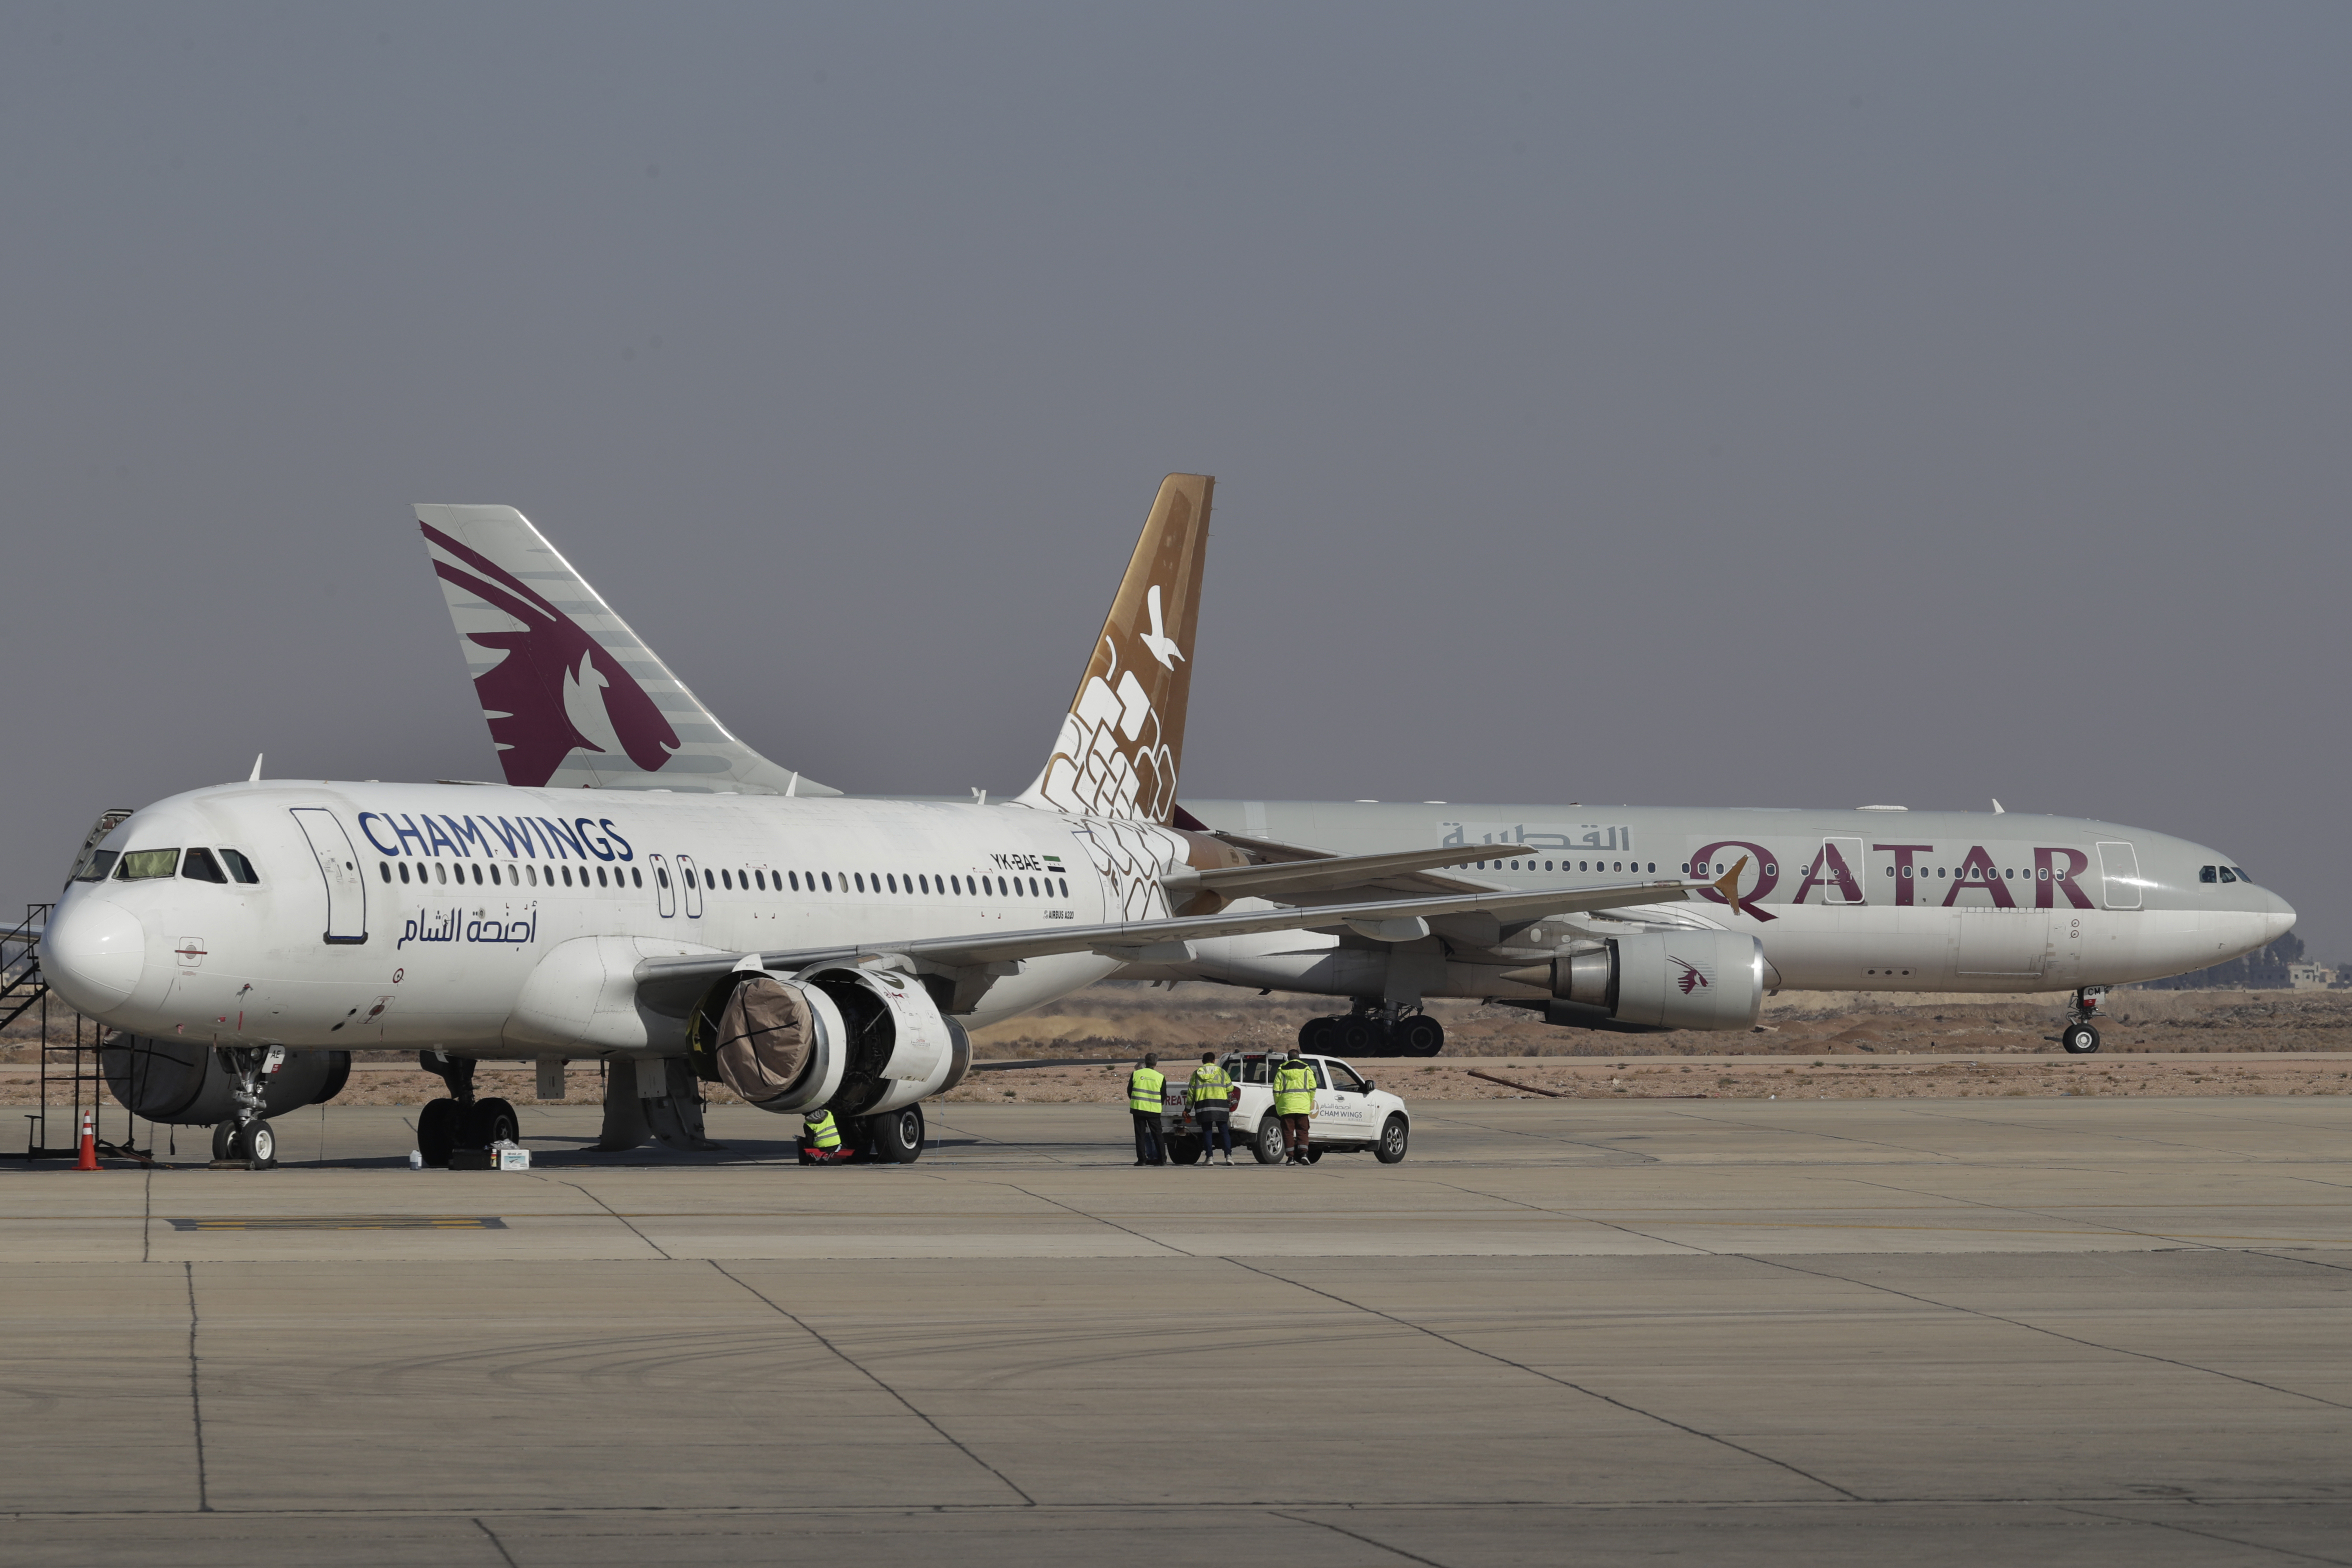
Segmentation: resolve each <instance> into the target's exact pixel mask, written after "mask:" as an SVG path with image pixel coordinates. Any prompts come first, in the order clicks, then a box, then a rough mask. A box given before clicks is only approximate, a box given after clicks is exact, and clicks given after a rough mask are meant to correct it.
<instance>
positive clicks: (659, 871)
mask: <svg viewBox="0 0 2352 1568" xmlns="http://www.w3.org/2000/svg"><path fill="white" fill-rule="evenodd" d="M646 863H647V864H648V865H650V866H652V867H653V868H654V906H655V907H656V909H658V910H661V918H662V919H664V920H666V921H667V920H675V919H677V889H676V888H673V887H671V886H670V885H669V862H668V861H667V860H666V859H664V858H662V857H660V856H658V855H648V856H646Z"/></svg>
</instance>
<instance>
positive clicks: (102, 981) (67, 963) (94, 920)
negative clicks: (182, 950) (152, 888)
mask: <svg viewBox="0 0 2352 1568" xmlns="http://www.w3.org/2000/svg"><path fill="white" fill-rule="evenodd" d="M146 962H147V931H146V928H145V927H143V926H142V925H141V924H140V923H139V917H138V916H136V915H134V914H132V913H131V911H130V910H126V909H124V908H122V907H121V905H120V904H110V903H108V902H106V901H105V900H99V899H89V898H82V899H75V900H69V901H68V903H67V905H66V907H65V908H64V909H62V910H57V911H55V912H54V913H52V914H51V915H50V917H49V924H48V929H47V931H44V932H42V935H41V973H42V974H43V976H45V977H46V978H47V981H48V983H49V984H50V985H51V986H53V987H54V988H55V989H56V991H57V993H58V995H60V996H62V997H64V998H65V999H66V1000H67V1001H68V1002H69V1003H71V1004H72V1005H73V1006H74V1008H75V1009H76V1010H77V1011H79V1012H82V1013H86V1014H89V1015H91V1016H97V1015H100V1014H103V1013H105V1012H106V1011H107V1010H108V1009H109V1008H111V1007H114V1006H117V1005H120V1004H121V1002H122V1001H123V1000H124V999H125V998H126V997H128V996H129V995H130V994H131V992H132V991H133V990H135V989H136V988H137V987H138V984H139V973H140V971H141V970H142V968H144V967H145V966H146Z"/></svg>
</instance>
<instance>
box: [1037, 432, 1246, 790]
mask: <svg viewBox="0 0 2352 1568" xmlns="http://www.w3.org/2000/svg"><path fill="white" fill-rule="evenodd" d="M1216 488H1217V481H1216V480H1215V479H1211V478H1210V477H1209V476H1207V475H1206V474H1171V475H1169V476H1168V477H1167V478H1166V479H1163V480H1161V481H1160V496H1159V499H1158V500H1154V501H1153V502H1152V503H1151V515H1150V518H1149V519H1148V520H1147V521H1145V523H1144V525H1143V537H1142V538H1141V539H1139V540H1138V541H1136V545H1135V554H1134V556H1133V558H1132V559H1130V560H1129V562H1128V563H1127V575H1126V576H1125V577H1124V578H1123V579H1121V580H1120V582H1119V584H1118V596H1117V597H1115V598H1113V599H1112V600H1111V605H1110V615H1109V616H1108V618H1107V619H1105V620H1104V622H1103V629H1102V635H1101V636H1100V637H1097V638H1096V639H1095V650H1094V657H1093V658H1091V659H1089V660H1088V661H1087V673H1086V676H1085V678H1084V679H1081V680H1080V681H1079V682H1078V694H1077V696H1076V697H1075V698H1073V699H1071V700H1070V711H1069V716H1068V717H1067V718H1066V719H1064V720H1063V721H1062V730H1061V733H1060V734H1059V735H1058V736H1057V737H1055V742H1054V751H1053V754H1052V755H1051V756H1050V757H1048V758H1047V759H1046V760H1045V770H1044V771H1043V772H1042V773H1039V774H1038V775H1037V782H1036V783H1034V784H1031V785H1030V786H1029V787H1028V788H1027V789H1026V790H1024V792H1022V795H1021V797H1020V798H1021V799H1022V800H1023V801H1024V802H1025V803H1027V804H1028V805H1040V806H1048V807H1051V808H1053V809H1054V810H1056V811H1067V812H1075V813H1077V814H1079V815H1082V816H1108V817H1125V818H1128V819H1129V820H1133V821H1140V822H1157V823H1165V822H1166V821H1167V820H1168V819H1169V816H1170V814H1171V812H1173V811H1174V810H1175V806H1176V767H1177V763H1178V762H1179V761H1180V760H1181V756H1182V753H1183V750H1184V707H1185V703H1186V701H1187V700H1189V699H1190V697H1191V695H1192V633H1193V628H1194V627H1195V626H1197V625H1198V624H1199V621H1200V618H1201V572H1202V563H1203V561H1204V560H1205V559H1206V557H1207V554H1208V548H1209V501H1210V497H1211V496H1212V494H1213V492H1214V491H1215V489H1216Z"/></svg>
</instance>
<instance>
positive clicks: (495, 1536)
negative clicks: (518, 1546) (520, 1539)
mask: <svg viewBox="0 0 2352 1568" xmlns="http://www.w3.org/2000/svg"><path fill="white" fill-rule="evenodd" d="M474 1528H475V1529H476V1530H478V1531H481V1532H482V1533H483V1534H484V1535H487V1536H488V1537H489V1538H490V1544H491V1545H492V1546H495V1547H497V1548H498V1552H499V1559H500V1560H501V1561H502V1562H504V1563H506V1565H507V1568H520V1564H518V1563H516V1562H515V1560H514V1553H513V1552H509V1551H508V1550H507V1543H506V1542H503V1541H500V1540H499V1532H498V1531H495V1530H492V1529H491V1528H490V1527H489V1526H488V1525H487V1524H484V1523H483V1522H482V1521H481V1520H480V1519H479V1518H475V1519H474Z"/></svg>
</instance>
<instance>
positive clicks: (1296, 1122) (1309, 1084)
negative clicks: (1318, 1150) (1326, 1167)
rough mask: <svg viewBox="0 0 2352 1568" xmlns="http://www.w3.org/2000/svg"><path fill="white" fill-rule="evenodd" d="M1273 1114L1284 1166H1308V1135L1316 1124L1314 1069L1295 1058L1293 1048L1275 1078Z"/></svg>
mask: <svg viewBox="0 0 2352 1568" xmlns="http://www.w3.org/2000/svg"><path fill="white" fill-rule="evenodd" d="M1274 1113H1275V1114H1276V1116H1279V1117H1281V1118H1282V1152H1283V1155H1284V1159H1285V1162H1286V1163H1288V1164H1293V1165H1304V1164H1305V1163H1307V1129H1308V1127H1309V1126H1311V1125H1312V1124H1313V1122H1314V1121H1315V1069H1314V1068H1313V1067H1311V1066H1309V1065H1308V1064H1307V1063H1306V1062H1303V1061H1301V1060H1300V1059H1299V1058H1298V1051H1297V1047H1292V1049H1291V1052H1290V1058H1289V1059H1288V1060H1287V1061H1285V1062H1284V1063H1283V1064H1282V1066H1281V1067H1280V1068H1278V1069H1276V1072H1275V1075H1274Z"/></svg>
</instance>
